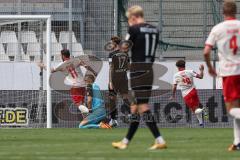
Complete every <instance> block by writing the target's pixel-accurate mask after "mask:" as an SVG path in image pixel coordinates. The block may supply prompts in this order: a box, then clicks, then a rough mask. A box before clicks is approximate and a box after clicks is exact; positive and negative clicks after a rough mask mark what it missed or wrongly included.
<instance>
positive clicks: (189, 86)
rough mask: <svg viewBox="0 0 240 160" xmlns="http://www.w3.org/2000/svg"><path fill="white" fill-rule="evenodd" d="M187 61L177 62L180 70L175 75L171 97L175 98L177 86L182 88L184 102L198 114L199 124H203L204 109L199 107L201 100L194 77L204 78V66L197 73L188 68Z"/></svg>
mask: <svg viewBox="0 0 240 160" xmlns="http://www.w3.org/2000/svg"><path fill="white" fill-rule="evenodd" d="M185 63H186V62H185V61H184V60H179V61H177V63H176V66H177V68H178V72H177V73H176V74H175V75H174V80H173V95H172V97H171V98H170V99H175V96H176V90H177V86H178V87H179V88H180V89H181V91H182V95H183V98H184V102H185V103H186V105H187V107H189V108H190V109H191V110H192V112H193V113H194V114H195V115H196V117H197V119H198V121H199V125H200V126H203V116H202V115H203V114H202V112H203V109H201V108H199V105H200V102H199V98H198V94H197V90H196V88H195V86H194V82H193V78H194V77H196V78H199V79H202V78H203V71H204V66H203V65H201V66H200V67H199V70H200V73H199V74H198V73H196V72H194V71H193V70H186V68H185Z"/></svg>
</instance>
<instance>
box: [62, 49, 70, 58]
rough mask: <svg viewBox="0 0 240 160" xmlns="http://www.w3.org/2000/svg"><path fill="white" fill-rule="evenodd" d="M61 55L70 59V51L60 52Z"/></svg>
mask: <svg viewBox="0 0 240 160" xmlns="http://www.w3.org/2000/svg"><path fill="white" fill-rule="evenodd" d="M61 54H62V55H63V56H65V57H66V58H69V57H70V51H69V50H68V49H63V50H61Z"/></svg>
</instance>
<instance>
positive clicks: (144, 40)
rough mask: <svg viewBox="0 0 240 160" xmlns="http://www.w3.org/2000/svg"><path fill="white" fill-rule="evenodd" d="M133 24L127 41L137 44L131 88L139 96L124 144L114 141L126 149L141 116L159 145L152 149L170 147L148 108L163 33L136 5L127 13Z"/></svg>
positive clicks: (133, 60) (135, 45)
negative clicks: (158, 47) (160, 35)
mask: <svg viewBox="0 0 240 160" xmlns="http://www.w3.org/2000/svg"><path fill="white" fill-rule="evenodd" d="M126 15H127V17H128V22H129V25H130V27H129V30H128V35H127V37H126V39H127V40H131V41H132V42H133V47H132V49H131V51H132V56H131V61H132V63H131V68H130V72H131V74H130V76H131V88H132V90H133V92H134V94H135V99H136V105H132V106H131V114H132V115H131V122H130V127H129V130H128V133H127V135H126V137H125V138H123V140H122V141H120V142H113V143H112V146H113V147H114V148H117V149H126V148H127V146H128V144H129V143H130V141H131V140H132V138H133V136H134V134H135V133H136V131H137V129H138V126H139V123H140V122H139V116H140V114H141V115H143V117H145V119H144V121H145V122H146V125H147V126H148V127H149V129H150V131H151V132H152V134H153V135H154V137H155V144H154V145H153V146H152V147H151V148H149V149H151V150H154V149H163V148H166V142H165V140H164V139H163V137H162V136H161V135H160V133H159V130H158V128H157V124H156V122H155V120H154V116H153V115H152V113H151V112H150V108H149V105H148V102H149V98H150V96H151V90H152V83H153V68H152V65H153V62H154V58H155V51H156V47H157V44H158V37H159V31H158V29H157V28H156V27H154V26H152V25H150V24H148V23H145V21H144V13H143V9H142V8H141V7H140V6H132V7H130V8H129V9H128V11H127V14H126Z"/></svg>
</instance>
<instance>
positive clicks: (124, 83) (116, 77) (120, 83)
mask: <svg viewBox="0 0 240 160" xmlns="http://www.w3.org/2000/svg"><path fill="white" fill-rule="evenodd" d="M112 84H113V88H114V90H115V92H117V93H119V94H121V95H123V94H128V78H127V74H126V73H124V74H118V73H114V74H113V76H112Z"/></svg>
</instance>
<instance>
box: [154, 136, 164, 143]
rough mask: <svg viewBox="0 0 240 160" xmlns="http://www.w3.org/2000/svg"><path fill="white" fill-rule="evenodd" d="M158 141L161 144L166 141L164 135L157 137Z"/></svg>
mask: <svg viewBox="0 0 240 160" xmlns="http://www.w3.org/2000/svg"><path fill="white" fill-rule="evenodd" d="M156 142H157V143H159V144H164V143H166V142H165V140H164V139H163V137H162V136H159V137H158V138H156Z"/></svg>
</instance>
